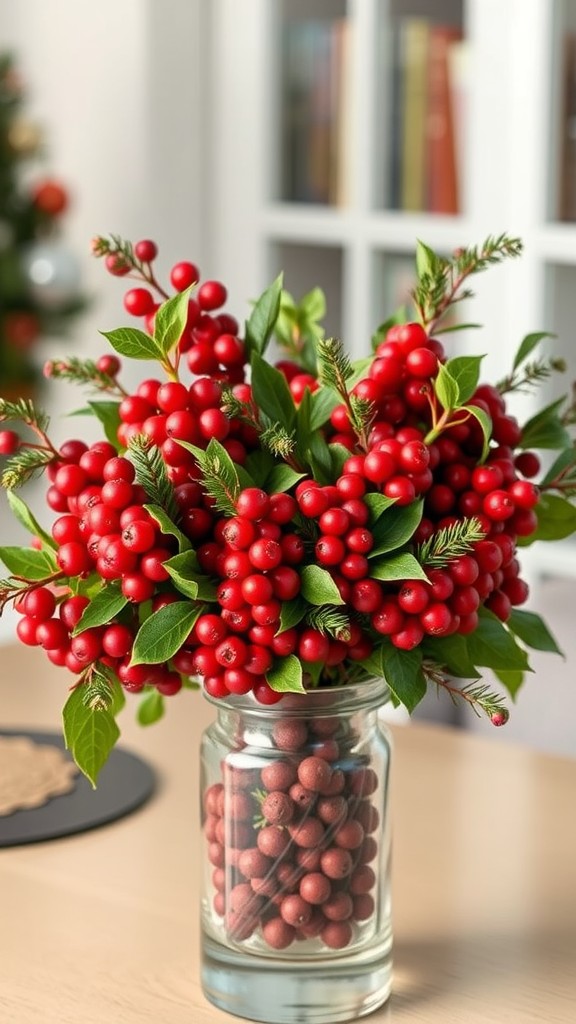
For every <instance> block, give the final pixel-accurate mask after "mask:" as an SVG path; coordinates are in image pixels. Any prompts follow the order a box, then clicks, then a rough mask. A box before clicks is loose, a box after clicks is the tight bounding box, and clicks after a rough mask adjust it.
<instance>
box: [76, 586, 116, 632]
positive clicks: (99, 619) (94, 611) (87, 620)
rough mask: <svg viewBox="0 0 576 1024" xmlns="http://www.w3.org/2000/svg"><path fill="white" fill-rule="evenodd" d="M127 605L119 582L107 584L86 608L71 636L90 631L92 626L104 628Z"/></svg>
mask: <svg viewBox="0 0 576 1024" xmlns="http://www.w3.org/2000/svg"><path fill="white" fill-rule="evenodd" d="M127 604H128V598H127V597H124V594H123V593H122V589H121V584H120V581H119V580H115V581H114V582H113V583H108V584H107V585H106V586H104V587H102V590H100V592H99V593H98V594H95V596H94V597H93V598H92V600H91V601H90V604H89V605H87V606H86V608H85V609H84V611H83V612H82V615H81V616H80V619H79V621H78V622H77V623H76V625H75V627H74V630H73V633H72V636H77V635H78V633H82V632H83V630H85V629H92V628H93V627H94V626H104V625H107V624H108V623H109V622H111V621H112V619H113V618H114V616H115V615H117V614H118V612H121V611H122V609H123V608H124V607H125V606H126V605H127Z"/></svg>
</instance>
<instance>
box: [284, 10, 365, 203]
mask: <svg viewBox="0 0 576 1024" xmlns="http://www.w3.org/2000/svg"><path fill="white" fill-rule="evenodd" d="M348 35H349V23H348V19H346V18H342V19H340V18H335V19H329V18H326V19H306V20H301V19H298V20H288V21H286V23H285V25H284V32H283V46H284V48H283V76H282V81H283V93H282V109H281V116H282V121H283V166H282V178H283V187H282V196H283V198H284V199H287V200H288V201H291V202H305V203H321V204H328V203H336V202H341V201H343V196H344V191H343V190H344V180H345V179H344V177H343V175H345V174H346V173H347V172H346V170H345V168H346V162H347V160H348V154H349V145H350V132H349V129H350V115H349V103H350V100H349V91H350V83H349V76H348V73H347V68H348V62H349V50H350V47H349V42H348Z"/></svg>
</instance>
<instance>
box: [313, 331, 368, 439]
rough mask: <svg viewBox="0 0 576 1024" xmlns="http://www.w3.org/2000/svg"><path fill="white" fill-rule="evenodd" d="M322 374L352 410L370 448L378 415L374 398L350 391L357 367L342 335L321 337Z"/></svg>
mask: <svg viewBox="0 0 576 1024" xmlns="http://www.w3.org/2000/svg"><path fill="white" fill-rule="evenodd" d="M317 354H318V376H319V380H320V382H321V383H322V384H323V385H324V386H325V387H328V388H332V390H334V391H336V392H337V394H339V395H340V398H341V399H342V402H343V403H344V405H345V406H346V409H347V410H348V417H349V419H350V425H351V427H352V429H353V431H354V434H355V435H356V438H357V441H358V444H359V445H360V447H361V448H362V449H363V450H364V451H367V450H368V433H369V430H370V424H371V422H372V419H373V417H374V409H373V405H372V403H371V402H369V401H368V400H367V399H365V398H361V397H360V396H359V395H355V394H353V393H350V392H349V390H348V385H347V383H346V382H347V381H348V380H349V379H350V378H351V377H352V376H353V375H354V367H353V366H352V363H351V361H350V359H349V357H348V355H347V353H346V352H345V351H344V346H343V345H342V342H341V341H340V340H339V339H338V338H321V339H320V340H319V341H318V345H317Z"/></svg>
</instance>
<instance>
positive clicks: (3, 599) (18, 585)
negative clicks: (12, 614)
mask: <svg viewBox="0 0 576 1024" xmlns="http://www.w3.org/2000/svg"><path fill="white" fill-rule="evenodd" d="M25 589H26V585H25V584H24V583H23V582H22V580H16V579H13V578H10V579H6V580H0V615H2V612H3V611H4V609H5V607H6V605H7V604H9V603H10V601H14V600H15V598H17V597H18V595H19V594H20V593H21V592H22V593H23V592H24V590H25Z"/></svg>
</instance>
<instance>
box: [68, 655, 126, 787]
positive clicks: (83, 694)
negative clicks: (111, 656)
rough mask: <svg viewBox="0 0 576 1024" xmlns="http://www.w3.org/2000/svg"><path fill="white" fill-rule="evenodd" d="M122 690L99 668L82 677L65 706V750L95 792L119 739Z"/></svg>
mask: <svg viewBox="0 0 576 1024" xmlns="http://www.w3.org/2000/svg"><path fill="white" fill-rule="evenodd" d="M120 689H121V688H120V684H119V683H118V682H116V681H111V680H110V678H109V676H108V674H107V673H106V672H105V670H104V669H102V668H99V669H96V670H93V671H92V672H91V673H90V674H89V675H87V676H85V677H83V679H82V681H81V682H80V683H79V684H78V685H77V686H76V687H75V688H74V689H73V690H72V692H71V693H70V696H69V697H68V700H67V701H66V704H65V705H64V710H63V723H64V739H65V742H66V747H67V748H68V750H69V751H70V753H71V754H72V757H73V758H74V760H75V762H76V764H77V765H78V767H79V768H80V771H82V772H83V773H84V775H85V776H86V778H87V779H88V780H89V781H90V782H91V783H92V787H93V788H94V789H95V788H96V781H97V778H98V775H99V773H100V770H101V769H102V767H103V765H104V764H105V763H106V761H107V759H108V756H109V754H110V752H111V750H112V749H113V747H114V745H115V744H116V742H117V740H118V738H119V736H120V730H119V729H118V726H117V724H116V720H115V714H116V713H117V709H118V708H119V706H120V705H121V703H122V700H123V695H122V694H121V692H120V693H118V691H120ZM115 695H116V696H115Z"/></svg>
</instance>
